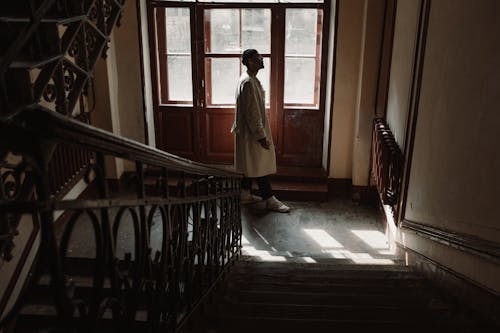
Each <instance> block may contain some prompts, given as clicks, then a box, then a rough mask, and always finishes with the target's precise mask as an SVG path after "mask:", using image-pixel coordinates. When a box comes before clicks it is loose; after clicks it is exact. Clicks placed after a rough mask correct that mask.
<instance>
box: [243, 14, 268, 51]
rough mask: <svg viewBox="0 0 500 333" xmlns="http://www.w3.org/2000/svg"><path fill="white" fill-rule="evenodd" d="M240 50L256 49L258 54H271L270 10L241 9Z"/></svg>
mask: <svg viewBox="0 0 500 333" xmlns="http://www.w3.org/2000/svg"><path fill="white" fill-rule="evenodd" d="M241 18H242V32H241V33H242V36H241V39H242V40H241V46H242V50H246V49H256V50H258V51H259V52H260V53H271V10H270V9H243V10H242V12H241Z"/></svg>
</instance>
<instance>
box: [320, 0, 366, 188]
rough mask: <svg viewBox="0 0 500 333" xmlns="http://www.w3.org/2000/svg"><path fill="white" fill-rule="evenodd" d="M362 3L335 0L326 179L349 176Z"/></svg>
mask: <svg viewBox="0 0 500 333" xmlns="http://www.w3.org/2000/svg"><path fill="white" fill-rule="evenodd" d="M363 9H364V0H339V5H338V27H337V51H336V52H337V54H336V57H337V58H336V69H335V83H334V84H335V86H334V89H335V90H334V98H333V111H332V119H331V121H332V134H331V136H332V141H331V146H330V149H331V151H330V175H329V176H330V178H351V177H352V147H353V140H352V138H353V136H354V112H355V108H356V98H357V91H358V78H359V65H360V56H361V38H362V31H363V30H362V28H363Z"/></svg>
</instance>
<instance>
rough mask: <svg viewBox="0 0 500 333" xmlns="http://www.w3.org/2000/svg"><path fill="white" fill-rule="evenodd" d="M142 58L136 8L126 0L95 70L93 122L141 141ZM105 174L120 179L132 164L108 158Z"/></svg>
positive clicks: (142, 139) (142, 140)
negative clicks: (107, 47)
mask: <svg viewBox="0 0 500 333" xmlns="http://www.w3.org/2000/svg"><path fill="white" fill-rule="evenodd" d="M140 66H141V61H140V47H139V35H138V26H137V10H136V4H135V2H134V1H127V2H126V5H125V12H124V16H123V17H122V20H121V26H120V27H117V28H115V29H114V30H113V33H112V35H111V41H110V43H109V49H108V51H107V56H106V59H105V60H102V59H101V60H99V61H98V62H97V64H96V67H95V70H94V82H95V90H96V102H95V111H94V113H93V116H92V120H93V124H94V125H95V126H97V127H99V128H102V129H105V130H107V131H110V132H113V133H114V134H116V135H121V136H124V137H127V138H130V139H133V140H136V141H139V142H141V143H144V141H145V136H144V111H143V110H144V106H143V98H142V96H143V95H142V94H143V93H142V90H143V89H142V80H141V69H140V68H141V67H140ZM106 166H107V168H106V175H107V177H109V178H120V176H121V175H122V173H123V171H127V170H133V167H134V166H133V165H132V164H131V163H128V162H126V161H124V160H121V159H112V158H107V160H106Z"/></svg>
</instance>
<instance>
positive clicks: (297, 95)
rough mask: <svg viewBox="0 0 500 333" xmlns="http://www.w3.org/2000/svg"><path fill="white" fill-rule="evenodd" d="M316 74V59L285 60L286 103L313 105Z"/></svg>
mask: <svg viewBox="0 0 500 333" xmlns="http://www.w3.org/2000/svg"><path fill="white" fill-rule="evenodd" d="M315 74H316V60H315V59H314V58H286V59H285V103H286V104H313V103H314V87H315V79H316V78H315V76H316V75H315Z"/></svg>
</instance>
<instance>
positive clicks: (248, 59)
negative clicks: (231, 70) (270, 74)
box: [241, 49, 264, 73]
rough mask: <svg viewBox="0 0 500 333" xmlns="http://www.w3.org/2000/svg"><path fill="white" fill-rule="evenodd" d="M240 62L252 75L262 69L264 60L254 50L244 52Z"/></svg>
mask: <svg viewBox="0 0 500 333" xmlns="http://www.w3.org/2000/svg"><path fill="white" fill-rule="evenodd" d="M241 62H242V63H243V65H245V66H247V68H248V70H249V71H251V72H254V73H257V72H258V71H259V69H262V68H264V59H263V58H262V56H261V55H260V54H259V52H258V51H257V50H255V49H248V50H245V51H244V52H243V54H242V56H241Z"/></svg>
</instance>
